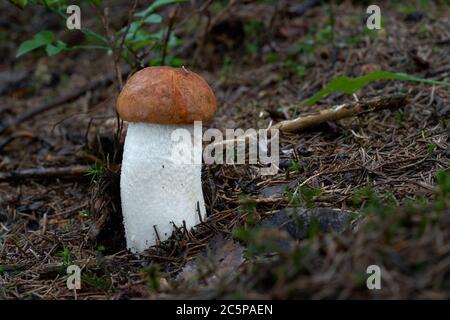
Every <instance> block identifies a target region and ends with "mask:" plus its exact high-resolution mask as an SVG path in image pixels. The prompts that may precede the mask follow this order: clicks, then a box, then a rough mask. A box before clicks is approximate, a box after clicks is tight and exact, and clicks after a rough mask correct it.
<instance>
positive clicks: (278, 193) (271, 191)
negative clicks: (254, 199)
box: [260, 181, 297, 198]
mask: <svg viewBox="0 0 450 320" xmlns="http://www.w3.org/2000/svg"><path fill="white" fill-rule="evenodd" d="M296 186H297V181H291V182H289V183H283V184H276V185H273V186H267V187H264V188H262V189H261V191H260V194H261V196H263V197H264V198H278V197H282V196H283V194H284V193H285V192H286V191H287V190H289V189H293V188H295V187H296Z"/></svg>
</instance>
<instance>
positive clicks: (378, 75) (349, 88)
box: [303, 71, 450, 105]
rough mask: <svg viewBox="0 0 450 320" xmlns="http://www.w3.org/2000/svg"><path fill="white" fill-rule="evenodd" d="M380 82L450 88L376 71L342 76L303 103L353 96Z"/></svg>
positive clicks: (403, 75)
mask: <svg viewBox="0 0 450 320" xmlns="http://www.w3.org/2000/svg"><path fill="white" fill-rule="evenodd" d="M378 80H403V81H414V82H422V83H428V84H432V85H444V86H450V83H449V82H445V81H436V80H430V79H423V78H418V77H414V76H410V75H408V74H406V73H395V72H387V71H374V72H372V73H369V74H367V75H364V76H361V77H356V78H350V77H347V76H340V77H337V78H335V79H333V80H331V81H330V82H329V83H328V84H327V85H326V86H325V87H323V88H322V89H321V90H320V91H319V92H317V93H316V94H314V95H313V96H312V97H311V98H309V99H306V100H305V101H303V104H306V105H312V104H314V103H316V102H317V101H319V100H320V99H322V98H323V97H324V96H326V95H328V94H330V93H333V92H338V93H344V94H353V93H355V92H356V91H358V90H360V89H362V88H363V87H365V86H367V85H368V84H369V83H371V82H374V81H378Z"/></svg>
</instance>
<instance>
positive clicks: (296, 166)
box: [289, 160, 303, 172]
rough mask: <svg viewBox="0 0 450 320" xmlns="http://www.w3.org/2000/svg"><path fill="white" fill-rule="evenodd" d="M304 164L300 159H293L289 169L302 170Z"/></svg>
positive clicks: (292, 170) (291, 170) (293, 170)
mask: <svg viewBox="0 0 450 320" xmlns="http://www.w3.org/2000/svg"><path fill="white" fill-rule="evenodd" d="M302 169H303V166H302V164H301V163H300V161H298V160H291V162H290V164H289V171H290V172H300V171H302Z"/></svg>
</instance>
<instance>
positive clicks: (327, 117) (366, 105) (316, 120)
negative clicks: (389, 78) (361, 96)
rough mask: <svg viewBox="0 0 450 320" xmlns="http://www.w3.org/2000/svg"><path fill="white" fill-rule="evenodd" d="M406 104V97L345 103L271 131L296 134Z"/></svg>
mask: <svg viewBox="0 0 450 320" xmlns="http://www.w3.org/2000/svg"><path fill="white" fill-rule="evenodd" d="M407 103H408V98H407V97H406V96H403V95H402V96H392V97H388V98H376V99H372V100H369V101H365V102H361V101H358V102H353V103H346V104H342V105H339V106H335V107H332V108H329V109H325V110H322V111H319V112H317V113H313V114H308V115H304V116H300V117H298V118H296V119H293V120H286V121H282V122H279V123H277V124H275V125H274V126H272V127H271V129H280V131H283V132H298V131H301V130H304V129H306V128H310V127H314V126H317V125H320V124H322V123H325V122H329V121H337V120H341V119H344V118H349V117H353V116H356V115H360V114H364V113H368V112H376V111H379V110H383V109H391V108H392V109H397V108H401V107H403V106H405V105H406V104H407Z"/></svg>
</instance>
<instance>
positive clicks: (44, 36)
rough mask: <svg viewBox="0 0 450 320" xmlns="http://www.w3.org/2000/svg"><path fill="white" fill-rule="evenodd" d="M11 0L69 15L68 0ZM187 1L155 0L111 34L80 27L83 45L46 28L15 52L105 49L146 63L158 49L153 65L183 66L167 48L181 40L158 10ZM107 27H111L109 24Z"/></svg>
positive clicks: (94, 2)
mask: <svg viewBox="0 0 450 320" xmlns="http://www.w3.org/2000/svg"><path fill="white" fill-rule="evenodd" d="M10 1H11V2H12V3H14V4H15V5H17V6H19V7H20V8H26V7H27V6H28V5H40V6H43V7H45V8H46V9H47V10H48V11H50V12H53V13H55V14H57V15H58V16H60V17H61V19H62V21H63V22H64V23H65V21H66V19H67V16H66V10H67V6H68V4H67V3H66V1H65V0H51V1H50V0H10ZM184 1H186V0H156V1H154V2H153V3H152V4H150V5H149V6H148V7H147V8H146V9H144V10H142V11H139V12H132V13H134V14H133V16H132V19H131V20H130V21H129V24H127V25H126V26H124V27H122V28H120V29H119V30H118V31H116V32H112V33H111V34H104V35H103V34H100V33H97V32H95V31H93V30H91V29H87V28H81V29H80V30H79V32H81V33H83V35H84V37H85V43H84V44H80V45H73V46H69V45H68V44H66V43H65V42H64V41H62V40H61V39H57V38H56V36H55V34H54V33H53V32H52V31H49V30H43V31H40V32H38V33H37V34H35V35H34V36H33V38H32V39H29V40H26V41H24V42H22V43H21V44H20V46H19V48H18V50H17V52H16V57H20V56H22V55H24V54H26V53H29V52H31V51H35V50H39V49H45V52H46V53H47V55H49V56H53V55H56V54H58V53H61V52H63V51H70V50H78V49H100V50H105V52H107V53H108V55H113V58H114V59H115V62H117V60H118V59H123V60H124V61H125V62H126V63H128V64H129V65H131V66H141V67H142V66H143V64H144V60H143V57H148V56H149V54H150V53H152V52H153V53H159V55H157V56H156V57H154V58H153V59H151V60H150V61H149V64H150V65H161V64H169V65H172V66H180V65H181V64H182V61H181V60H180V59H179V58H177V57H174V56H172V55H170V52H168V50H170V49H171V48H173V47H174V46H176V45H177V44H179V43H180V40H179V39H178V38H177V37H176V36H175V35H174V34H173V33H172V32H171V28H170V27H169V26H165V25H164V24H163V18H162V16H161V15H159V14H158V13H157V11H158V10H159V9H161V8H162V7H164V6H167V5H170V4H175V3H179V2H184ZM86 3H87V4H89V5H91V6H94V7H97V8H100V7H101V5H102V1H101V0H87V1H86ZM99 11H100V10H99ZM169 20H170V19H169ZM102 21H103V23H104V22H105V21H106V19H105V16H103V17H102ZM170 23H171V22H170ZM149 25H158V26H159V30H158V31H156V32H152V33H150V32H149V31H147V28H146V27H147V26H149ZM106 29H110V26H108V27H107V28H106ZM72 32H73V31H72ZM106 33H107V32H106Z"/></svg>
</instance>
